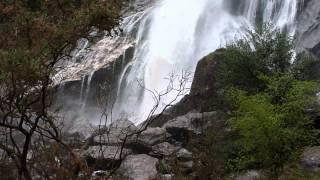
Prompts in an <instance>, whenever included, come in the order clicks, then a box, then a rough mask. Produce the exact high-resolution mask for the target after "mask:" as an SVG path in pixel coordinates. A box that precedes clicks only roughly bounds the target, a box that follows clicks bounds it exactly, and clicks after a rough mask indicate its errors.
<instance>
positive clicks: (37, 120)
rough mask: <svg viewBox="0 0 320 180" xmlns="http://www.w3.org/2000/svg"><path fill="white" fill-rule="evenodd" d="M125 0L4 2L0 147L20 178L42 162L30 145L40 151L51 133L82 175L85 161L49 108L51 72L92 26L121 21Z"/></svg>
mask: <svg viewBox="0 0 320 180" xmlns="http://www.w3.org/2000/svg"><path fill="white" fill-rule="evenodd" d="M123 3H124V1H118V0H107V1H100V0H50V1H41V0H5V1H1V2H0V133H1V134H0V149H1V150H3V151H1V152H4V153H5V154H6V155H7V157H9V158H10V161H11V162H13V163H14V164H15V166H16V167H17V172H18V176H17V177H18V178H19V179H21V178H22V177H24V179H32V177H31V176H32V173H36V172H37V171H36V169H39V168H38V167H37V166H38V165H39V164H38V165H35V164H32V163H31V160H30V159H29V158H28V157H30V151H33V152H34V153H33V155H34V154H35V152H36V151H35V150H36V149H38V153H40V145H41V146H43V147H44V148H42V149H46V148H48V147H51V145H52V144H51V141H49V140H50V139H51V140H54V141H56V142H58V143H59V144H62V146H63V147H64V148H65V149H67V150H69V153H71V157H73V162H75V165H74V166H72V167H71V168H70V172H72V173H73V175H74V176H77V173H78V172H79V168H81V167H80V166H81V165H80V161H79V160H78V159H77V157H76V154H75V153H73V152H72V151H71V149H70V148H69V147H68V145H67V144H65V143H64V142H63V140H62V138H61V125H62V124H61V121H60V120H59V118H57V117H56V116H55V115H54V114H53V113H52V112H51V111H50V105H51V95H52V94H51V93H50V92H51V90H52V87H51V86H52V79H51V78H52V76H53V75H54V74H55V73H56V64H57V63H58V62H59V61H66V60H68V59H69V57H70V55H69V54H70V51H71V50H72V49H73V48H74V47H75V44H76V42H77V40H79V39H80V38H88V37H89V36H90V32H92V29H93V28H95V29H99V30H111V28H113V27H114V26H115V25H116V24H117V23H118V21H119V18H120V14H119V13H120V11H121V9H122V6H123V5H124V4H123ZM41 153H43V152H41ZM41 153H40V154H41ZM65 162H66V161H65ZM52 164H56V165H57V163H52ZM59 166H61V165H59ZM61 167H62V166H61ZM52 168H53V167H52ZM40 170H41V169H40ZM53 170H54V168H53ZM55 173H56V174H57V172H55V171H52V175H54V174H55ZM39 174H41V173H40V172H39Z"/></svg>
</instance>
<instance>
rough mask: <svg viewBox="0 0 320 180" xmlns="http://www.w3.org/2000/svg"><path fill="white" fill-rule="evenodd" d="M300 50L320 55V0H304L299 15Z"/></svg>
mask: <svg viewBox="0 0 320 180" xmlns="http://www.w3.org/2000/svg"><path fill="white" fill-rule="evenodd" d="M297 35H298V52H301V51H303V50H307V51H309V52H311V53H312V54H314V55H316V56H318V57H320V1H319V0H304V4H303V6H300V11H299V13H298V17H297Z"/></svg>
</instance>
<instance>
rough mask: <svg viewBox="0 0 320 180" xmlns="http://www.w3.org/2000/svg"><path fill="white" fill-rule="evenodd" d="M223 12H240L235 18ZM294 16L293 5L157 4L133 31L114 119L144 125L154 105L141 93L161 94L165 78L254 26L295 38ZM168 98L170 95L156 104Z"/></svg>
mask: <svg viewBox="0 0 320 180" xmlns="http://www.w3.org/2000/svg"><path fill="white" fill-rule="evenodd" d="M228 6H232V7H236V8H238V7H242V8H241V9H240V10H239V11H240V12H239V13H235V12H232V11H236V10H235V8H228ZM230 9H231V10H230ZM296 11H297V0H243V1H241V2H239V1H238V0H160V1H158V2H157V3H156V4H154V6H153V7H152V9H151V10H150V11H148V13H147V14H146V15H145V16H143V19H142V20H141V23H140V25H139V27H138V32H137V34H136V37H135V38H136V40H135V48H136V50H135V54H134V58H133V59H132V61H131V62H130V63H129V64H128V65H127V66H126V67H125V68H124V70H123V72H122V75H121V79H120V80H119V86H118V92H117V100H116V104H115V109H114V114H115V115H116V116H119V117H120V116H128V117H130V119H131V120H132V121H134V122H135V123H139V122H141V121H143V120H145V118H146V117H147V115H148V113H149V111H150V110H151V109H152V107H153V103H154V100H153V98H152V95H151V93H148V91H146V89H147V90H149V91H153V92H161V91H163V90H165V89H166V87H167V85H168V81H167V80H166V77H168V75H169V74H170V73H172V72H176V73H177V74H179V72H181V71H190V72H193V71H194V70H195V67H196V65H197V62H198V60H199V59H201V57H203V56H205V55H207V54H208V53H210V52H212V51H214V50H216V49H217V48H220V47H224V46H225V45H226V44H227V43H232V42H234V41H235V40H237V39H239V38H243V37H244V36H245V35H246V32H247V29H253V27H254V26H255V25H256V24H257V23H259V21H260V23H261V21H262V22H263V23H272V24H274V25H275V26H276V27H278V28H281V29H286V30H287V31H289V32H290V33H294V32H295V26H294V22H295V15H296ZM259 18H260V19H259ZM189 86H190V85H189ZM173 97H175V94H174V92H173V93H169V94H168V95H166V96H165V97H162V99H161V103H162V104H166V103H168V102H169V101H171V100H172V98H173ZM178 100H179V99H178ZM178 100H177V101H178ZM160 110H161V107H159V109H158V112H159V111H160ZM119 117H115V118H119Z"/></svg>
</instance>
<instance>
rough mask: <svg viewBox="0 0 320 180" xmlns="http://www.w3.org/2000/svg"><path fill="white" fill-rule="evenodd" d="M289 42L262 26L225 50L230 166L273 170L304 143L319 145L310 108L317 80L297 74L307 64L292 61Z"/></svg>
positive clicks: (224, 69) (313, 103)
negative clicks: (234, 135) (231, 133)
mask: <svg viewBox="0 0 320 180" xmlns="http://www.w3.org/2000/svg"><path fill="white" fill-rule="evenodd" d="M292 45H293V39H292V38H291V37H288V35H287V34H285V33H281V32H280V31H271V30H270V28H268V26H266V27H264V28H263V29H262V30H260V29H258V30H257V31H255V32H253V33H250V37H249V38H248V39H247V40H242V41H240V42H239V43H237V44H235V45H231V46H229V47H227V49H226V51H225V54H224V56H223V68H222V69H223V71H224V72H225V74H223V75H222V77H223V78H222V80H221V81H223V83H224V88H225V90H226V99H227V102H228V104H229V108H230V109H231V110H232V118H231V119H230V124H231V127H232V129H233V130H234V131H235V132H236V133H237V134H238V138H237V139H236V140H233V141H232V142H233V143H235V144H236V145H235V146H233V148H235V149H234V151H233V152H231V153H230V154H229V155H230V156H229V160H228V161H229V165H230V168H231V169H233V170H243V169H250V168H262V169H269V170H271V172H272V173H274V174H276V173H278V172H279V170H281V168H282V167H283V166H284V164H285V163H287V162H288V161H290V160H292V159H294V157H295V155H296V153H298V152H299V150H301V148H302V147H304V146H307V145H312V144H315V143H317V141H316V137H317V134H316V133H315V132H316V131H315V129H314V126H313V125H314V124H313V121H312V119H311V116H310V115H309V114H308V110H317V109H318V104H317V102H316V101H317V97H316V93H317V91H318V83H317V82H315V81H308V80H306V79H303V78H301V76H299V73H297V72H305V71H307V69H306V67H307V66H304V67H303V66H299V68H297V64H298V63H293V64H292V63H291V61H296V58H295V56H294V55H293V46H292ZM299 61H303V60H299ZM299 64H300V63H299ZM297 70H299V71H297ZM301 74H303V73H300V75H301Z"/></svg>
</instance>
